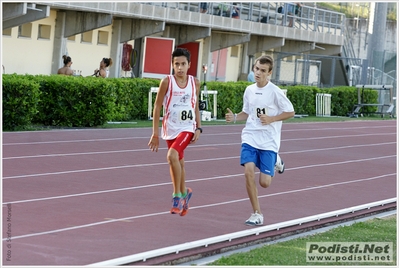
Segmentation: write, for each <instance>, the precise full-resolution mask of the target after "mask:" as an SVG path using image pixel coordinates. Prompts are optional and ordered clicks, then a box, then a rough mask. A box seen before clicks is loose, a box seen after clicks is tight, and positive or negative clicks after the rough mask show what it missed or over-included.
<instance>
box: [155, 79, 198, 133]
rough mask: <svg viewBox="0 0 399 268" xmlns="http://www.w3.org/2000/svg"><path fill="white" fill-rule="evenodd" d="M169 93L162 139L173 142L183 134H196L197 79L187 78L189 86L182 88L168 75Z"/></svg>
mask: <svg viewBox="0 0 399 268" xmlns="http://www.w3.org/2000/svg"><path fill="white" fill-rule="evenodd" d="M168 79H169V85H168V91H167V92H166V94H165V97H164V99H163V106H164V108H165V115H164V117H163V120H162V138H163V139H165V140H172V139H174V138H176V137H177V136H178V135H179V134H180V133H181V132H183V131H187V132H192V133H194V132H195V128H196V125H197V123H196V121H195V105H196V103H197V94H196V88H195V79H194V77H193V76H191V75H188V76H187V84H186V86H185V87H184V88H182V87H180V86H179V85H178V84H177V82H176V78H175V77H174V76H173V75H168Z"/></svg>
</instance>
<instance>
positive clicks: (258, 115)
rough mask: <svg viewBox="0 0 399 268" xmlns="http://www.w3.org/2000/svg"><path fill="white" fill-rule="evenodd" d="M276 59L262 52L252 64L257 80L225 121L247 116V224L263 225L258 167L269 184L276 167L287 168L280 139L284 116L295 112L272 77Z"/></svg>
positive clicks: (262, 179)
mask: <svg viewBox="0 0 399 268" xmlns="http://www.w3.org/2000/svg"><path fill="white" fill-rule="evenodd" d="M272 70H273V59H272V58H271V57H269V56H261V57H259V58H258V59H256V61H255V66H254V68H253V71H254V74H255V81H256V83H254V84H252V85H250V86H248V87H247V88H246V89H245V92H244V101H243V109H242V112H240V113H238V114H233V112H232V111H231V110H230V109H227V110H228V113H227V114H226V122H227V123H230V122H236V121H241V120H246V125H245V127H244V129H243V130H242V134H241V140H242V144H241V157H240V164H241V165H242V166H244V168H245V180H246V188H247V193H248V197H249V200H250V201H251V205H252V209H253V213H252V214H251V217H250V218H249V219H248V220H247V221H246V222H245V223H246V224H247V225H262V224H263V214H262V211H261V209H260V205H259V200H258V189H257V186H256V183H255V168H259V170H260V175H259V184H260V185H261V186H262V187H264V188H267V187H269V186H270V183H271V182H272V178H273V176H274V172H275V169H276V170H277V171H278V172H279V173H283V172H284V162H283V161H282V160H281V158H280V157H279V155H278V151H279V149H280V140H281V127H282V120H285V119H288V118H291V117H293V116H294V115H295V112H294V107H293V105H292V103H291V102H290V101H289V100H288V98H287V97H286V96H285V95H284V93H283V91H282V90H281V89H280V88H279V87H277V86H276V85H274V84H273V83H272V82H270V81H269V79H268V77H269V76H270V75H271V74H272Z"/></svg>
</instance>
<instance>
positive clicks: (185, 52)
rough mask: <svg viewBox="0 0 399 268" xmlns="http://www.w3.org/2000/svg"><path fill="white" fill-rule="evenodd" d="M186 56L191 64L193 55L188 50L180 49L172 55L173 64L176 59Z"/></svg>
mask: <svg viewBox="0 0 399 268" xmlns="http://www.w3.org/2000/svg"><path fill="white" fill-rule="evenodd" d="M180 56H185V57H186V58H187V61H188V63H190V58H191V53H190V51H188V50H187V49H186V48H181V47H178V48H176V49H175V50H174V51H173V53H172V62H173V58H174V57H180Z"/></svg>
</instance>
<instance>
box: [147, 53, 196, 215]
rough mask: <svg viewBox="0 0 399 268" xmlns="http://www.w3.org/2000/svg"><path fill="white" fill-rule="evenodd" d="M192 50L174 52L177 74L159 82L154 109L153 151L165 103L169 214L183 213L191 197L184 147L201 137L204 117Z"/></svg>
mask: <svg viewBox="0 0 399 268" xmlns="http://www.w3.org/2000/svg"><path fill="white" fill-rule="evenodd" d="M190 57H191V55H190V52H189V51H188V50H187V49H184V48H176V49H175V50H174V51H173V53H172V67H173V70H174V75H168V76H166V77H165V78H163V79H162V80H161V82H160V85H159V89H158V93H157V96H156V99H155V104H154V110H153V130H152V136H151V138H150V142H149V143H148V146H149V147H150V149H151V150H152V151H156V152H157V151H158V147H159V120H160V113H161V108H162V106H163V107H164V108H165V114H164V116H163V120H162V138H163V139H164V140H166V143H167V145H168V153H167V160H168V163H169V171H170V176H171V179H172V183H173V195H172V208H171V210H170V213H172V214H179V215H180V216H184V215H186V214H187V211H188V208H189V205H188V203H189V201H190V198H191V196H192V190H191V188H186V176H185V175H186V172H185V169H184V150H185V149H186V147H187V146H188V145H189V144H190V143H194V142H196V141H197V140H198V138H199V136H200V133H202V129H201V118H200V113H199V107H198V98H199V92H200V82H199V80H198V79H197V78H195V77H193V76H191V75H187V71H188V69H189V68H190Z"/></svg>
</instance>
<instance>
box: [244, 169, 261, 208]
mask: <svg viewBox="0 0 399 268" xmlns="http://www.w3.org/2000/svg"><path fill="white" fill-rule="evenodd" d="M244 168H245V183H246V188H247V193H248V197H249V200H250V201H251V205H252V209H253V211H254V213H255V211H257V212H258V213H260V214H262V212H261V210H260V206H259V200H258V188H257V187H256V183H255V164H254V163H252V162H251V163H246V164H245V165H244Z"/></svg>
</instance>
